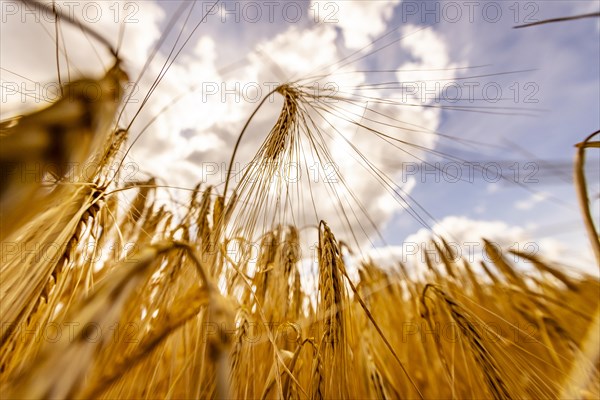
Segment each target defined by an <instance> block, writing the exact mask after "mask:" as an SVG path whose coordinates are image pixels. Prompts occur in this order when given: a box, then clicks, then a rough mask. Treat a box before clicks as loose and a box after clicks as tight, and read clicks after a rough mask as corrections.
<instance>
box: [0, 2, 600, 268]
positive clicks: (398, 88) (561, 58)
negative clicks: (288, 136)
mask: <svg viewBox="0 0 600 400" xmlns="http://www.w3.org/2000/svg"><path fill="white" fill-rule="evenodd" d="M57 3H58V6H59V8H60V9H61V10H62V11H63V12H65V13H71V14H72V15H74V16H75V17H76V18H78V19H79V20H81V21H82V22H84V23H85V24H86V25H87V26H90V27H91V28H92V29H94V30H95V31H97V32H99V33H101V34H102V35H103V36H105V37H106V38H107V39H108V40H109V41H110V42H111V43H115V46H116V43H118V42H119V36H120V33H121V34H122V43H121V47H120V49H121V50H120V53H121V54H122V56H123V58H124V61H125V68H126V69H127V71H128V72H129V74H130V77H131V78H132V82H133V81H134V80H135V79H136V78H137V77H138V75H139V73H140V71H142V69H143V67H144V65H146V64H147V70H146V72H145V74H144V75H143V76H142V78H141V80H140V81H139V83H138V84H137V85H133V84H132V85H130V93H131V98H130V100H129V102H128V104H127V107H126V112H125V114H124V120H123V121H124V122H130V121H131V119H132V117H133V115H135V113H136V111H137V110H138V109H139V108H140V106H141V105H142V103H143V101H144V98H145V96H146V95H147V94H148V93H149V90H150V88H151V87H152V85H153V82H154V81H155V79H156V78H157V77H158V76H161V75H162V72H161V71H164V70H165V69H164V67H165V66H167V67H168V70H167V72H166V74H164V77H163V78H162V80H161V81H160V83H159V85H158V86H157V87H156V89H155V91H154V92H153V94H152V97H150V99H149V100H148V102H147V103H145V104H144V107H143V108H142V111H141V113H140V114H139V116H138V117H137V119H136V120H135V123H134V124H133V125H132V128H131V130H130V137H131V138H132V139H133V138H135V137H136V136H137V135H139V134H140V133H142V132H143V133H142V135H141V136H140V138H139V140H138V141H137V142H136V144H135V146H134V147H133V149H132V152H131V155H130V158H129V159H128V160H129V162H130V163H131V165H133V166H134V168H133V170H132V171H133V176H134V177H135V178H136V179H137V178H139V179H146V177H147V176H148V175H153V176H156V177H158V178H159V182H161V183H162V184H169V185H173V186H179V187H187V188H191V187H193V186H194V185H195V184H196V183H197V182H204V183H206V184H213V185H217V188H218V190H221V191H222V190H223V189H224V185H223V183H224V178H225V175H226V172H227V169H228V168H229V167H228V166H229V158H230V156H231V152H232V148H233V146H234V144H235V142H236V140H237V138H238V136H239V133H240V131H241V130H242V128H243V126H244V124H245V123H246V121H247V120H248V117H249V115H250V114H251V113H252V112H253V111H254V110H255V108H256V107H257V106H258V105H259V103H260V102H261V101H262V100H263V99H264V98H265V97H266V96H267V95H268V93H269V92H270V90H272V89H273V88H274V87H275V86H277V85H278V84H282V83H286V82H290V81H298V82H300V83H303V84H306V85H314V84H315V83H316V89H315V90H316V92H315V93H318V94H319V95H321V94H325V93H327V91H326V90H324V88H327V87H329V88H332V87H333V88H334V89H335V92H336V93H337V94H338V95H339V96H340V97H341V100H340V99H338V100H334V101H331V100H332V99H330V102H328V103H319V102H317V103H313V104H312V108H311V109H310V110H309V111H307V113H308V114H307V115H310V116H311V118H314V120H313V123H314V125H313V126H312V131H313V134H315V137H320V139H319V140H320V142H319V143H321V144H322V146H323V147H322V148H321V150H320V151H317V153H320V154H321V156H323V154H325V155H326V157H319V155H318V154H315V151H311V145H310V141H309V140H308V137H307V136H306V135H303V139H302V140H301V144H299V146H298V150H297V153H295V154H296V159H294V158H293V156H290V158H289V159H288V161H290V162H295V161H298V160H300V159H302V165H301V166H300V167H299V169H298V170H296V171H295V173H296V174H298V173H300V176H299V179H297V182H295V181H294V182H292V183H293V184H291V185H290V184H287V185H284V186H271V187H269V196H270V197H268V198H269V199H270V200H273V199H275V198H276V197H277V194H278V193H279V194H280V193H281V192H282V191H285V192H286V193H288V194H287V197H285V198H286V200H284V201H283V203H284V204H288V202H289V204H291V205H289V206H287V205H284V206H283V207H282V208H280V209H277V207H276V206H274V204H276V202H273V203H271V204H267V205H264V206H263V212H264V213H265V214H268V213H272V212H278V213H279V215H280V217H279V220H281V221H286V222H294V223H297V224H298V225H300V226H305V225H306V226H310V225H311V224H312V225H314V224H315V223H316V222H317V220H318V219H327V220H328V221H329V223H330V225H332V227H333V228H334V231H335V232H336V233H338V236H340V237H342V238H343V239H344V240H346V241H347V242H349V243H352V242H357V243H358V244H359V245H360V247H362V248H365V249H370V248H371V247H373V246H376V247H377V249H379V250H377V251H375V252H376V253H377V252H378V253H379V254H380V255H382V256H383V257H388V258H389V256H390V254H391V255H395V256H398V254H401V253H402V252H403V250H404V252H405V253H406V250H407V247H406V246H407V245H406V243H407V242H408V243H417V244H418V245H421V244H422V243H423V242H424V241H425V240H426V237H427V235H428V234H429V233H428V232H429V231H430V230H432V229H433V230H434V231H436V232H438V233H440V234H444V235H447V236H448V237H451V238H452V240H453V241H455V242H457V243H459V244H465V243H471V242H478V241H479V236H482V235H483V236H486V237H488V238H491V239H492V240H494V241H497V242H499V243H501V244H503V245H506V246H512V248H517V249H520V250H524V251H536V252H537V251H539V252H541V253H542V254H545V255H547V256H548V257H550V258H554V259H560V260H562V261H563V262H564V263H566V264H568V265H569V266H575V265H583V267H584V268H586V269H588V270H589V271H592V272H593V271H596V268H595V266H594V265H593V264H594V261H593V258H592V255H591V252H590V251H589V245H588V242H587V238H586V237H585V234H584V229H583V224H582V223H581V219H580V215H579V211H578V207H577V201H576V197H575V192H574V189H573V184H572V179H571V175H572V172H571V162H572V159H573V155H574V148H573V145H574V144H575V143H577V142H579V141H581V140H582V139H583V138H584V137H585V136H587V135H588V134H589V133H591V132H593V131H595V130H597V129H598V127H599V125H600V111H599V110H600V96H599V93H600V78H599V76H600V41H599V40H598V37H599V35H600V24H599V20H598V19H586V20H579V21H573V22H563V23H558V24H549V25H540V26H536V27H530V28H524V29H513V26H514V25H519V24H525V23H529V22H535V21H538V20H542V19H546V18H554V17H560V16H567V15H575V14H582V13H589V12H595V11H598V9H599V7H600V6H599V5H598V2H597V1H572V0H569V1H531V2H527V1H523V2H499V1H482V2H461V1H458V2H443V3H437V2H431V1H426V2H421V1H399V0H395V1H311V2H309V1H287V2H278V1H256V2H254V1H243V2H234V1H232V2H229V1H225V2H218V3H216V4H215V3H213V2H204V1H198V2H195V3H194V2H191V1H185V2H182V1H168V2H167V1H164V2H162V1H150V0H145V1H122V2H104V1H102V2H99V1H96V2H94V1H82V2H72V3H69V4H64V3H63V2H57ZM0 4H1V7H2V8H1V11H2V13H1V15H2V26H1V34H2V39H1V40H2V46H1V49H0V56H1V58H0V66H1V67H2V69H1V70H0V79H1V80H2V87H1V90H2V118H5V117H9V116H12V115H16V114H18V113H20V112H23V110H26V109H28V110H30V109H35V108H39V107H41V106H43V105H44V104H45V101H51V100H52V99H53V93H54V91H53V90H54V89H53V88H55V86H53V85H52V84H51V82H56V80H57V78H56V76H57V69H56V61H55V60H56V59H55V45H54V43H55V39H54V37H55V36H54V32H55V30H54V25H53V24H52V23H51V22H52V21H53V18H52V16H50V15H46V14H44V13H41V12H30V11H29V10H28V9H27V8H26V7H24V6H23V5H22V4H21V3H19V2H17V1H7V0H3V1H1V2H0ZM192 6H193V7H192ZM61 29H62V32H63V35H62V36H61V46H60V47H61V52H60V53H61V57H60V58H61V74H62V75H63V77H66V76H67V75H69V76H71V77H72V78H75V77H77V76H81V75H95V76H100V75H101V74H102V71H104V70H105V69H106V68H107V67H109V66H110V64H111V62H112V60H111V57H110V56H109V55H108V53H107V51H106V49H105V48H103V46H102V45H100V44H98V43H96V42H94V40H93V39H92V38H90V37H89V35H85V34H83V33H82V32H81V31H79V30H77V29H75V28H72V27H69V26H67V25H66V24H61ZM156 48H158V51H156V52H155V51H154V49H156ZM175 55H177V57H176V58H175V60H174V56H175ZM67 58H68V62H67V61H66V59H67ZM173 60H174V61H173ZM327 85H330V86H327ZM331 85H333V86H331ZM22 92H26V94H25V95H24V94H23V93H22ZM174 99H176V100H177V101H176V102H175V103H173V100H174ZM171 103H173V104H172V105H171V106H169V107H168V108H167V109H165V107H167V106H168V105H169V104H171ZM282 104H283V102H282V98H281V96H279V95H274V96H271V97H270V98H269V99H268V100H267V101H265V103H264V105H263V106H262V107H261V108H260V110H259V112H257V114H256V116H255V117H254V118H253V120H252V123H251V124H250V125H249V128H248V131H247V133H246V134H245V136H244V139H243V140H242V142H241V144H240V148H239V151H238V155H237V156H236V163H238V164H234V165H233V170H234V173H235V172H239V171H241V168H242V167H243V166H245V165H247V164H248V162H250V161H251V160H252V157H253V155H254V154H255V153H256V152H257V150H258V149H259V147H260V145H261V143H262V142H263V141H264V140H265V138H266V137H267V135H268V133H269V132H270V129H271V127H272V126H273V124H274V123H275V121H276V120H277V116H278V114H279V112H280V110H281V107H282ZM151 121H152V124H151V125H150V126H149V128H148V129H146V130H144V127H145V126H146V125H147V124H148V123H149V122H151ZM316 132H321V134H317V133H316ZM324 149H326V150H324ZM313 150H315V149H314V148H313ZM365 160H368V161H365ZM236 165H240V166H242V167H237V166H236ZM589 165H590V167H589V175H590V178H592V179H597V178H598V171H599V169H600V168H599V165H598V157H597V156H592V157H591V158H590V160H589ZM275 173H280V174H282V175H285V174H286V173H288V174H289V173H290V170H287V171H277V172H275ZM295 176H296V175H295ZM289 180H290V179H289V176H288V181H289ZM233 182H234V183H233V184H231V185H232V186H234V187H235V184H237V183H238V182H239V178H238V179H237V180H236V179H234V180H233ZM230 188H231V187H230ZM290 188H291V189H290ZM297 188H300V189H297ZM590 191H591V193H592V196H593V198H594V199H593V204H592V209H593V211H594V213H595V217H596V218H598V209H599V202H598V191H599V185H598V184H592V185H591V186H590ZM290 192H291V193H293V194H289V193H290ZM244 193H245V194H243V195H242V197H244V196H246V200H247V201H250V200H251V199H252V198H256V196H255V195H254V196H253V193H252V191H251V189H248V190H247V191H246V192H244ZM172 195H173V196H174V198H175V200H176V201H180V202H181V203H185V202H186V200H187V198H186V196H187V195H188V193H187V192H185V191H176V190H174V191H172ZM288 197H289V198H288ZM288 208H289V210H290V211H291V212H288V213H286V212H285V211H282V209H288ZM277 210H279V211H277ZM241 214H242V215H243V212H241ZM377 231H379V233H378V232H377ZM352 232H354V234H352ZM356 232H358V233H356ZM403 243H404V244H403ZM515 243H517V244H515ZM532 249H533V250H532ZM473 252H474V253H477V249H474V250H473ZM479 252H481V249H479Z"/></svg>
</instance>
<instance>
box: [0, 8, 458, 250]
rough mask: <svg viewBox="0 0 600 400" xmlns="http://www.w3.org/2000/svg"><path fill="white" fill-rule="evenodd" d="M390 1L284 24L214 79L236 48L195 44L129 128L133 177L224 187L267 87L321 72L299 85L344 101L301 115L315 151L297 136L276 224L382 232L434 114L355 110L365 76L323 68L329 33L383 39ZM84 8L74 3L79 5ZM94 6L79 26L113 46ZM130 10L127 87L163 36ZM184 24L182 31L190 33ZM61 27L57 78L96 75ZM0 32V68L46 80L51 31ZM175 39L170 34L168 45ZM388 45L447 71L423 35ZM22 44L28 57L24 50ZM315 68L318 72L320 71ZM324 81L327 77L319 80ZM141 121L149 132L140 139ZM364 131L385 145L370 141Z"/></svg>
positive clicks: (78, 36) (432, 41)
mask: <svg viewBox="0 0 600 400" xmlns="http://www.w3.org/2000/svg"><path fill="white" fill-rule="evenodd" d="M395 3H397V2H371V3H367V2H348V3H346V2H340V4H339V7H340V19H339V23H338V24H326V23H323V24H316V25H310V26H307V27H301V26H300V25H290V26H289V27H287V28H286V29H284V30H283V31H282V32H281V33H280V34H278V35H276V36H275V37H273V38H268V39H263V40H260V41H259V42H258V43H256V46H255V49H256V51H255V52H253V53H249V54H246V55H242V56H246V59H247V62H246V64H245V65H244V66H243V67H240V68H237V69H235V70H233V71H231V72H230V73H228V74H227V75H225V74H222V73H220V72H219V69H218V67H217V65H222V64H227V62H223V60H219V57H218V48H219V47H220V46H235V43H224V42H223V40H219V39H217V38H216V37H215V36H212V35H209V34H203V35H198V36H197V37H195V38H194V40H193V41H192V42H190V47H189V48H188V49H187V50H185V51H183V52H182V54H181V56H180V57H179V59H178V60H177V61H176V62H174V63H173V64H172V65H170V67H169V68H170V69H169V71H168V72H167V73H166V74H165V75H164V77H163V78H162V81H161V82H160V84H159V85H158V87H157V88H156V90H155V93H154V94H153V96H152V97H151V98H150V100H149V101H148V103H147V104H145V105H144V107H143V109H142V111H141V113H140V114H139V116H138V117H137V119H136V122H135V123H134V124H133V126H132V128H131V130H130V137H131V139H133V138H135V137H137V135H139V134H140V133H142V132H143V135H142V136H141V137H140V139H139V140H138V141H137V142H136V144H135V146H134V147H133V149H132V152H131V153H130V156H131V157H132V160H133V161H134V162H136V163H137V164H138V165H139V168H140V170H141V171H143V172H146V173H148V174H150V175H154V176H157V177H158V178H160V179H161V182H165V183H168V184H171V185H174V186H180V187H193V186H194V185H195V184H196V183H197V182H198V181H201V182H203V183H205V184H212V185H216V186H217V189H218V190H223V182H224V177H225V175H226V172H227V170H228V169H229V168H230V167H231V168H233V170H234V172H235V173H239V172H240V171H241V168H243V166H245V165H246V163H248V162H249V161H250V160H251V159H252V157H253V155H254V154H255V153H256V151H257V149H258V146H259V144H260V143H261V142H262V141H263V140H264V138H265V136H266V134H267V133H268V132H269V131H270V129H271V127H272V126H273V124H274V122H275V120H276V118H277V116H278V114H279V112H280V110H281V105H282V101H281V97H280V96H273V99H272V101H271V99H270V100H268V101H267V102H266V103H265V105H264V106H263V108H262V109H261V110H260V112H258V113H257V115H256V116H255V118H254V119H253V121H252V123H251V124H250V126H249V130H248V132H247V133H246V136H245V137H244V139H243V141H242V143H241V146H240V148H239V152H238V154H237V157H236V161H237V162H238V163H239V166H236V165H233V166H229V165H228V164H227V163H228V162H229V157H230V156H231V151H232V149H233V146H234V144H235V142H236V140H237V138H238V135H239V133H240V131H241V129H242V127H243V125H244V123H245V122H246V120H247V118H248V116H249V115H250V114H251V113H252V111H253V110H254V109H255V107H257V105H258V102H259V101H260V100H261V99H263V98H264V97H265V96H266V95H267V93H268V91H269V90H271V89H272V88H273V87H274V86H275V85H276V84H280V83H282V82H284V81H287V80H293V79H301V78H307V77H310V76H314V75H317V74H322V78H321V79H316V80H310V79H309V80H305V81H304V82H307V83H311V84H314V83H315V82H316V83H317V90H318V89H319V88H322V87H323V85H326V84H330V83H334V84H335V85H336V87H337V88H339V93H340V95H341V96H348V97H349V98H352V99H353V100H352V101H349V102H344V101H338V102H332V103H327V104H325V103H324V104H317V105H316V106H317V107H316V110H312V111H310V110H309V111H308V112H309V114H310V115H311V118H314V124H315V125H314V126H312V127H311V130H312V132H313V134H314V135H320V138H321V140H322V143H324V144H325V147H324V148H321V149H318V151H315V150H317V149H315V148H312V149H311V146H313V147H314V143H313V144H311V143H310V140H309V139H308V138H306V137H305V138H304V139H303V140H304V142H303V146H304V147H303V149H302V151H301V153H300V154H299V156H300V158H302V160H298V161H302V163H303V171H302V177H303V179H301V180H300V181H299V182H297V184H296V187H297V188H299V189H298V190H296V193H297V195H296V196H297V199H296V200H298V204H296V205H295V206H294V207H295V208H294V210H293V213H294V215H293V217H294V220H293V221H292V220H291V219H289V220H287V221H281V222H295V223H296V224H298V225H300V226H302V225H303V224H315V223H318V220H319V219H327V220H329V221H331V224H332V228H333V229H334V231H335V232H339V236H341V237H342V238H343V239H344V240H350V239H352V237H353V236H354V234H355V233H357V232H358V236H360V237H355V239H356V240H357V241H358V242H359V244H363V243H364V242H367V241H368V238H369V237H370V236H372V234H373V233H374V231H375V229H376V228H378V229H379V230H383V229H384V228H385V225H386V223H387V221H388V220H389V219H390V218H391V217H392V216H393V215H394V214H395V213H397V212H399V211H401V210H402V209H403V208H404V207H406V204H405V202H404V200H402V198H401V197H402V196H403V194H406V193H410V192H411V191H412V190H413V188H414V185H415V182H414V181H409V182H406V183H405V184H404V185H400V186H399V185H397V183H395V181H397V178H398V176H399V174H400V168H399V165H400V163H401V162H402V160H417V159H422V158H423V157H425V154H424V153H423V151H422V150H421V149H422V148H433V147H435V144H436V141H437V138H436V135H434V134H422V132H424V131H427V132H429V133H431V131H434V130H435V129H436V128H437V127H438V125H439V113H437V112H436V111H434V110H427V111H424V110H423V109H420V108H414V107H401V106H397V105H393V104H386V103H378V102H376V101H369V100H364V99H363V100H360V101H358V100H357V99H358V98H359V97H356V96H355V95H356V93H358V94H360V95H363V94H364V92H360V91H357V88H359V87H360V86H361V85H364V84H365V83H366V79H367V77H366V76H365V74H364V73H362V72H359V69H360V67H361V66H360V65H359V64H350V65H348V66H346V67H344V68H342V69H339V70H337V69H336V68H333V67H332V66H333V65H334V64H335V62H336V61H337V60H339V59H340V58H342V57H343V56H344V52H341V51H339V48H338V45H337V42H338V41H339V39H340V34H342V35H344V36H343V37H344V40H345V41H346V47H348V48H356V47H357V46H359V45H362V44H366V43H368V41H370V40H371V38H372V37H373V36H374V35H377V34H379V33H381V32H383V31H384V30H385V28H386V21H388V20H389V19H390V17H391V13H392V11H393V6H394V4H395ZM59 4H62V3H59ZM85 4H87V3H82V7H85ZM89 4H97V2H95V3H94V2H89ZM101 4H102V7H103V9H102V10H103V11H102V13H101V14H102V15H101V18H100V19H99V20H98V21H97V22H95V23H90V24H89V25H90V26H91V28H92V29H95V30H97V31H99V32H101V33H102V35H103V36H105V37H106V38H107V39H108V40H109V41H110V42H111V43H117V41H118V38H119V32H120V27H119V25H118V24H115V23H114V15H113V14H112V13H113V11H112V10H111V9H110V8H109V6H110V5H111V4H112V3H111V4H108V3H107V4H104V3H101ZM119 5H120V6H121V10H123V9H125V7H126V3H125V2H124V3H119ZM139 7H140V9H139V10H138V11H137V12H136V14H135V18H136V19H137V20H138V23H135V24H125V31H124V40H123V44H122V49H121V54H122V56H123V58H124V60H125V68H126V69H127V71H128V72H129V74H130V76H131V78H132V79H134V78H136V77H137V76H138V74H139V73H140V71H141V69H142V67H143V66H144V64H145V63H146V62H147V60H148V57H149V55H150V54H151V53H152V50H153V47H154V46H155V44H156V43H157V42H158V41H159V40H160V39H161V35H162V34H163V32H162V27H163V26H164V24H165V22H166V20H167V16H166V15H165V12H164V10H163V8H162V7H161V6H159V5H157V3H155V2H142V3H140V4H139ZM344 10H345V11H344ZM367 17H369V21H370V22H369V23H368V24H365V23H362V22H364V20H362V19H363V18H367ZM356 18H361V21H360V22H361V23H359V24H356V26H359V27H362V28H360V29H357V28H356V26H353V25H352V23H356V22H357V20H356ZM351 22H352V23H351ZM193 23H194V22H190V24H191V25H193ZM32 26H35V27H37V28H36V29H37V30H36V29H32V28H31V27H32ZM61 26H62V29H63V30H64V31H63V34H64V36H65V38H68V40H66V42H65V48H66V51H67V53H68V56H69V62H68V63H67V62H65V57H66V56H65V55H63V56H62V60H63V61H62V65H63V68H62V73H63V75H65V73H66V72H67V71H66V66H67V64H68V65H69V68H70V70H69V71H68V72H70V73H71V75H72V77H76V76H82V75H89V74H93V75H95V76H99V74H100V73H101V72H102V71H103V69H104V68H105V67H107V66H108V65H109V64H110V61H111V57H110V55H109V54H107V52H106V49H102V46H101V45H99V44H97V43H95V44H90V41H89V39H88V38H87V37H86V35H84V34H82V33H81V32H80V31H78V30H77V29H75V28H72V27H69V26H68V25H67V24H64V23H63V24H62V25H61ZM336 27H339V28H341V30H340V29H336ZM2 29H3V36H2V37H3V39H2V44H3V45H2V60H3V63H2V66H3V68H7V69H8V70H10V71H14V72H20V73H21V74H22V75H23V76H26V77H28V78H31V79H34V80H36V81H41V82H45V81H51V80H55V79H56V78H55V76H56V71H55V70H54V69H53V67H52V66H53V65H54V63H53V62H54V46H53V39H52V32H53V31H54V30H53V25H52V24H50V23H48V22H46V23H44V24H43V27H40V26H38V25H35V24H30V23H26V24H25V23H22V22H21V21H20V20H19V19H16V20H14V21H10V20H9V21H8V23H7V24H3V26H2ZM407 29H409V28H407ZM410 29H412V27H411V28H410ZM5 32H6V33H7V34H6V35H5V34H4V33H5ZM177 33H178V30H177V28H176V29H175V32H174V36H176V35H177ZM8 37H10V40H8V39H7V38H8ZM184 37H185V34H184ZM173 41H174V38H173V37H171V38H170V39H169V40H167V41H166V43H167V44H168V46H166V48H163V49H161V51H159V52H158V53H157V54H156V55H155V58H154V59H153V60H152V62H151V63H150V64H149V67H148V70H147V71H146V73H145V75H144V77H143V78H142V80H141V81H140V82H139V83H138V85H137V86H136V87H134V88H132V90H133V93H132V98H131V99H130V101H129V103H128V104H127V106H126V108H125V112H124V119H123V121H124V122H129V121H130V120H131V118H132V117H133V115H135V113H136V112H137V110H138V108H139V107H140V106H141V104H142V101H143V100H144V97H145V95H146V94H147V93H148V91H149V90H150V88H151V86H152V84H153V82H154V79H155V78H156V77H157V76H159V74H161V70H162V68H163V64H164V63H165V62H166V61H167V55H168V53H169V51H170V50H171V47H170V46H171V45H172V43H173ZM418 41H426V42H427V44H428V45H430V46H433V47H432V48H434V49H435V53H436V54H435V55H434V56H431V55H430V54H429V53H427V52H423V51H422V50H420V49H419V46H418V45H417V43H418ZM180 43H181V41H180ZM317 43H318V45H316V44H317ZM399 46H401V47H400V50H401V51H403V52H405V53H406V54H407V55H408V56H409V57H410V58H411V59H414V60H416V61H415V64H414V65H412V64H411V65H408V67H415V68H429V67H432V66H435V67H443V66H447V65H449V57H448V55H447V54H445V52H446V50H445V46H444V43H443V40H442V39H441V38H439V37H437V36H436V35H435V34H434V33H433V32H430V31H424V32H422V33H420V36H419V35H418V36H415V37H414V38H412V39H409V40H407V41H405V42H401V44H400V45H399ZM22 47H26V48H30V49H32V50H33V51H31V52H27V53H23V52H22V51H21V48H22ZM61 47H62V46H61ZM96 53H98V54H99V56H97V55H96ZM324 66H325V67H327V68H322V67H324ZM401 67H406V65H404V66H401ZM331 72H335V73H333V74H332V75H329V73H331ZM4 76H5V75H4V73H3V78H4ZM319 85H321V86H319ZM390 93H391V92H390V91H378V90H372V91H370V92H369V93H368V94H369V96H370V98H372V99H376V98H386V97H387V96H390V95H391V94H390ZM353 96H354V97H353ZM174 100H176V101H174ZM14 104H15V105H17V106H20V105H21V102H20V101H15V102H14ZM150 122H152V124H151V125H149V127H148V129H147V130H145V131H144V129H146V126H147V124H149V123H150ZM417 127H419V128H418V129H417ZM373 129H375V130H377V131H380V132H381V133H383V134H385V135H387V137H383V136H376V135H375V134H374V133H373V131H372V130H373ZM415 129H416V131H415ZM419 130H420V131H419ZM397 140H402V141H404V142H407V143H413V144H414V145H415V146H416V147H409V148H407V147H406V146H405V145H404V144H401V143H400V142H398V141H397ZM324 151H326V152H327V157H326V159H330V160H331V161H334V164H333V165H328V164H327V163H326V162H324V158H323V155H324V154H323V153H324ZM319 152H320V153H321V154H320V155H319V154H318V153H319ZM320 157H321V158H320ZM366 160H367V161H366ZM235 182H236V181H235V180H234V183H235ZM274 189H276V188H274ZM315 199H316V200H315ZM286 207H287V206H286ZM299 214H302V215H299Z"/></svg>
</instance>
